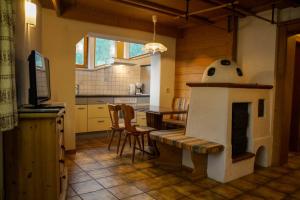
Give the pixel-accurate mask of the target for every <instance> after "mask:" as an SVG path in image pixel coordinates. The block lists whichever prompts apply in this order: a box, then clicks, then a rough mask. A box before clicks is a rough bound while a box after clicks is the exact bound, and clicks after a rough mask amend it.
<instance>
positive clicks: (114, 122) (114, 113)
mask: <svg viewBox="0 0 300 200" xmlns="http://www.w3.org/2000/svg"><path fill="white" fill-rule="evenodd" d="M120 110H121V106H120V105H113V104H108V111H109V116H110V120H111V127H112V128H120V127H119V111H120Z"/></svg>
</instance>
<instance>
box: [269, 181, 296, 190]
mask: <svg viewBox="0 0 300 200" xmlns="http://www.w3.org/2000/svg"><path fill="white" fill-rule="evenodd" d="M267 186H268V187H270V188H272V189H273V190H276V191H278V192H284V193H293V192H295V191H296V190H297V189H298V188H299V187H297V186H296V185H294V184H287V183H281V182H279V181H277V180H276V181H271V182H269V183H268V184H267Z"/></svg>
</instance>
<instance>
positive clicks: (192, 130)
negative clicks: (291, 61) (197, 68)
mask: <svg viewBox="0 0 300 200" xmlns="http://www.w3.org/2000/svg"><path fill="white" fill-rule="evenodd" d="M187 85H188V86H190V87H191V100H190V109H189V116H188V122H187V131H186V134H187V136H193V137H198V138H202V139H206V140H209V141H213V142H217V143H220V144H222V145H224V147H225V148H224V151H223V152H221V153H218V154H209V155H208V166H207V174H208V177H210V178H212V179H215V180H217V181H220V182H228V181H231V180H234V179H237V178H239V177H242V176H245V175H248V174H251V173H253V171H254V165H255V163H256V164H257V165H261V166H264V167H268V166H270V165H271V157H272V141H273V137H272V134H271V131H270V97H271V89H272V86H270V85H258V84H246V83H245V81H244V75H243V72H242V70H241V69H240V68H239V67H238V66H237V65H236V64H235V63H234V62H232V61H230V60H227V59H220V60H217V61H215V62H214V63H212V64H211V65H210V66H209V67H207V69H206V70H205V72H204V75H203V79H202V82H201V83H188V84H187ZM183 164H184V165H187V166H190V167H192V163H191V162H190V157H189V153H188V152H184V157H183Z"/></svg>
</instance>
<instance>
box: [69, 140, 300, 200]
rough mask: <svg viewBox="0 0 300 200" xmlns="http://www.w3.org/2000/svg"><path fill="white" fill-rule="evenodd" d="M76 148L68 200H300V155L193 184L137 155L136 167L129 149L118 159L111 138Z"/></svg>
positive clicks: (82, 141)
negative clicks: (109, 143)
mask: <svg viewBox="0 0 300 200" xmlns="http://www.w3.org/2000/svg"><path fill="white" fill-rule="evenodd" d="M77 148H78V149H77V153H76V155H75V154H72V155H67V158H68V160H67V165H68V168H69V190H68V200H80V199H83V200H106V199H109V200H116V199H127V200H129V199H130V200H152V199H158V200H165V199H166V200H173V199H174V200H176V199H180V200H184V199H245V200H246V199H249V200H250V199H253V200H255V199H300V155H295V154H293V155H291V156H290V158H289V162H288V164H287V165H285V166H282V167H273V168H268V169H258V170H256V172H255V173H254V174H251V175H248V176H246V177H243V178H241V179H238V180H235V181H232V182H230V183H227V184H220V183H218V182H216V181H214V180H211V179H208V178H207V179H203V180H199V181H196V182H191V181H188V180H186V179H185V178H183V177H181V176H180V173H179V172H174V171H173V172H171V171H166V170H162V169H159V168H158V167H157V166H155V165H154V163H153V159H152V160H151V159H150V158H149V157H148V156H146V155H145V156H144V157H143V156H142V155H141V154H139V155H137V157H136V162H135V164H133V165H132V164H131V159H130V151H129V149H128V148H127V149H126V152H125V155H124V157H122V158H119V157H117V156H116V150H115V149H116V148H115V146H113V148H112V150H111V151H108V150H107V138H90V139H80V140H78V142H77Z"/></svg>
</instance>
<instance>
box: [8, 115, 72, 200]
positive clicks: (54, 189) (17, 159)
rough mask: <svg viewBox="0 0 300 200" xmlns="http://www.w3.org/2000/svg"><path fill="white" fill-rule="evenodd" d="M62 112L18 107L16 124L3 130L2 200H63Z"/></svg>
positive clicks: (64, 175) (64, 197)
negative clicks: (20, 108)
mask: <svg viewBox="0 0 300 200" xmlns="http://www.w3.org/2000/svg"><path fill="white" fill-rule="evenodd" d="M64 112H65V111H64V109H57V112H53V111H51V112H49V113H48V112H47V111H45V110H44V109H42V110H41V111H39V110H38V109H33V111H32V112H28V110H27V111H26V112H24V113H22V110H20V111H19V124H18V126H17V127H16V128H15V129H14V130H12V131H9V132H4V133H3V141H4V142H3V144H4V145H3V146H4V147H3V151H4V176H5V178H4V180H5V199H6V200H64V199H66V191H67V182H68V180H67V179H68V176H67V168H66V165H65V146H64Z"/></svg>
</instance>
